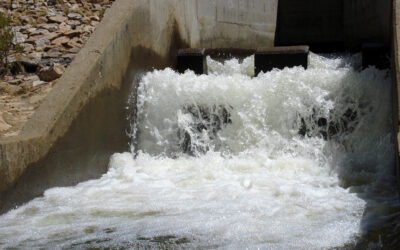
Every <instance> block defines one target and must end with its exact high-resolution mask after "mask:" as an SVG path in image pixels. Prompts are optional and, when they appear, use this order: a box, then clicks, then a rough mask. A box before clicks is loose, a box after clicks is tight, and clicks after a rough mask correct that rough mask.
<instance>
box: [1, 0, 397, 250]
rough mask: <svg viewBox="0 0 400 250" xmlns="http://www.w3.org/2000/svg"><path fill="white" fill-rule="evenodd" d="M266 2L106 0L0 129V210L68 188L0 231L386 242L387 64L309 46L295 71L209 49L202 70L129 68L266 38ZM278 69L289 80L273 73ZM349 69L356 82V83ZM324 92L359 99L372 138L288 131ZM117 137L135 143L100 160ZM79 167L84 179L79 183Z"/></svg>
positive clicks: (270, 17)
mask: <svg viewBox="0 0 400 250" xmlns="http://www.w3.org/2000/svg"><path fill="white" fill-rule="evenodd" d="M282 2H284V1H282ZM331 2H332V3H333V2H334V1H331ZM338 2H341V1H338ZM280 4H281V3H280ZM335 6H336V5H335ZM279 7H280V8H281V7H282V5H279ZM352 8H355V7H354V6H352ZM280 11H282V10H280ZM280 11H278V3H277V2H275V1H256V0H254V1H246V2H242V1H228V2H226V1H162V2H160V1H134V2H133V1H117V2H116V3H115V5H114V6H113V8H112V9H111V11H110V12H109V13H107V14H106V16H105V18H104V22H103V24H102V26H100V27H99V29H98V31H97V32H96V33H95V34H94V36H93V37H92V38H91V40H90V41H89V43H88V45H87V46H86V47H85V48H84V49H83V50H82V52H81V53H80V55H79V56H78V58H77V59H76V61H75V62H74V64H73V65H72V66H71V68H70V69H69V71H68V72H67V73H66V75H65V76H64V77H63V78H62V79H61V82H60V83H59V84H58V85H57V87H56V89H55V91H53V92H52V93H51V94H50V96H49V97H48V98H47V100H46V102H45V103H44V104H43V106H42V107H41V108H40V110H38V113H37V114H36V115H35V117H33V119H32V120H31V121H30V123H29V124H28V125H27V126H26V127H25V128H24V131H23V132H22V133H21V135H19V136H18V137H17V138H13V139H12V140H9V141H7V142H2V144H1V145H2V146H1V150H2V151H1V152H2V161H1V162H2V171H3V173H5V174H4V175H3V176H6V178H5V182H3V183H2V190H5V189H8V191H7V192H3V196H2V211H3V212H6V211H8V210H9V209H10V208H12V207H14V206H16V205H21V204H22V203H24V202H27V201H29V200H31V199H32V198H33V197H36V196H39V195H41V194H42V193H43V191H45V190H46V189H48V188H50V187H54V186H70V185H72V187H70V188H56V189H50V190H48V191H46V192H45V195H44V197H43V198H39V199H35V200H34V201H31V202H29V203H28V204H27V205H25V206H23V207H21V208H19V209H16V210H13V211H11V212H8V213H6V214H4V215H3V216H2V217H0V223H2V228H4V229H5V230H6V231H1V232H0V244H2V245H0V246H10V247H12V246H17V247H18V246H19V247H32V246H54V247H57V246H58V247H60V246H61V247H62V246H65V247H76V248H85V247H99V246H109V247H110V246H114V247H115V246H121V247H141V246H153V247H180V246H182V247H185V246H186V247H190V246H192V247H196V246H197V247H226V248H237V247H246V246H254V247H257V246H259V247H270V248H274V247H275V248H310V247H311V248H313V247H314V248H327V247H349V248H352V247H366V246H370V247H379V246H395V244H398V242H396V237H395V236H396V233H397V232H398V231H396V230H395V229H394V228H395V226H396V223H398V221H399V220H398V216H397V214H398V212H397V211H398V205H397V203H396V202H397V201H396V192H395V190H394V189H395V188H394V187H395V180H394V178H393V175H392V174H393V172H394V162H395V157H394V155H395V150H396V149H395V147H394V145H395V143H394V141H393V137H392V135H393V134H391V120H390V114H391V112H392V111H391V105H390V101H389V102H386V104H384V103H382V104H380V103H379V101H380V100H391V90H390V85H391V82H390V76H389V73H388V71H379V70H374V69H369V70H367V71H362V72H361V73H360V72H358V70H359V67H358V66H357V60H358V63H359V59H360V58H358V59H357V56H355V57H340V58H338V57H333V58H332V56H331V58H329V57H328V58H325V57H320V56H317V55H312V56H313V58H312V59H310V64H311V67H310V69H309V70H306V71H305V70H303V69H301V68H296V69H291V70H290V69H286V71H285V70H283V71H274V72H272V73H271V74H264V75H261V76H260V77H257V78H253V79H251V78H250V77H249V76H248V74H250V75H251V73H248V71H249V70H250V71H251V69H252V67H251V66H248V63H250V64H251V59H246V60H245V62H243V63H242V64H240V63H239V62H237V61H235V60H233V61H229V62H228V63H226V64H225V65H221V64H219V63H218V62H215V61H212V60H211V61H210V62H209V63H210V65H211V66H210V68H211V69H212V70H211V72H210V76H195V75H193V74H190V73H186V74H184V75H178V74H176V73H174V72H173V71H172V70H165V71H160V72H155V73H148V74H146V76H145V77H143V75H144V74H145V72H147V71H151V70H152V67H155V68H160V69H163V68H165V67H167V66H173V65H174V64H175V58H176V57H175V56H176V52H177V49H178V48H184V47H207V48H222V47H228V48H229V47H236V48H248V49H250V48H252V49H254V47H265V46H267V47H268V46H272V45H273V43H274V36H275V27H276V25H275V22H276V16H277V13H280ZM366 13H368V12H366ZM278 16H279V15H278ZM376 18H378V19H379V15H377V16H376ZM278 24H279V22H278ZM279 30H280V31H279V32H282V31H284V30H285V29H284V27H281V26H279ZM110 34H112V35H110ZM382 37H384V39H387V37H386V36H382ZM280 39H281V41H282V39H283V38H282V37H281V38H280ZM384 39H383V40H382V39H380V38H379V36H378V40H380V41H381V42H383V43H385V42H387V40H384ZM354 41H355V40H353V41H352V44H353V42H354ZM275 42H276V41H275ZM360 43H361V42H360ZM343 44H344V45H343ZM343 44H341V46H345V45H346V43H343ZM260 45H262V46H260ZM332 46H333V45H332ZM352 47H353V45H352ZM129 62H130V63H129ZM213 72H214V73H215V74H213ZM218 74H219V75H218ZM232 75H234V77H232ZM224 77H225V78H224ZM266 82H269V84H266V85H265V86H264V85H263V84H265V83H266ZM292 82H293V83H296V85H295V87H293V86H290V85H286V84H288V83H292ZM132 83H133V84H132ZM139 83H141V84H140V85H139ZM190 84H193V86H190V87H189V88H185V87H182V86H188V85H190ZM346 84H347V85H346ZM362 84H364V85H363V86H364V87H365V92H357V89H358V88H355V87H356V86H361V85H362ZM379 84H380V85H379ZM181 85H182V86H181ZM246 85H248V86H252V87H246ZM138 86H139V89H137V87H138ZM215 86H217V87H215ZM302 86H303V87H302ZM379 86H382V88H379ZM335 88H337V89H336V90H335ZM346 88H349V89H347V90H348V91H344V92H343V89H346ZM351 88H355V89H354V90H353V89H351ZM152 89H153V90H154V91H151V90H152ZM378 89H379V91H376V90H378ZM161 90H164V91H165V92H162V91H161ZM158 91H159V92H158ZM335 91H336V92H335ZM341 91H342V92H341ZM137 93H139V95H137ZM235 93H236V94H235ZM239 93H240V94H239ZM340 93H342V94H343V100H342V99H340V98H339V97H341V94H340ZM175 95H176V96H175ZM129 96H131V97H132V96H133V98H134V101H133V105H132V106H130V105H129V102H128V99H129ZM335 96H338V98H339V99H335V98H334V97H335ZM136 97H138V99H137V100H136V99H135V98H136ZM255 97H257V98H255ZM168 98H170V99H168ZM202 98H203V99H202ZM332 98H333V99H332ZM363 98H366V99H363ZM353 99H354V100H353ZM150 100H152V101H150ZM349 100H350V101H349ZM368 100H369V102H368ZM257 101H259V102H257ZM181 102H182V103H181ZM335 102H337V103H338V105H339V104H340V105H341V104H342V102H345V103H346V102H349V103H348V104H349V105H350V104H351V105H353V106H352V108H354V109H355V108H360V110H358V111H357V114H358V117H357V119H358V120H357V122H355V120H354V119H353V120H354V122H353V120H352V121H350V123H352V124H353V125H354V128H353V130H355V131H356V133H359V137H357V138H358V139H360V138H363V137H368V138H369V139H371V140H372V141H368V140H358V139H354V138H353V139H354V140H353V139H351V138H352V137H356V136H355V135H352V134H351V133H350V134H346V133H347V132H346V133H344V134H341V135H340V136H343V137H340V136H338V138H336V139H337V140H338V141H339V142H338V144H337V145H336V144H335V143H336V141H332V140H331V141H329V140H328V141H326V140H324V138H321V136H320V135H319V130H320V129H319V128H316V131H312V129H311V130H310V129H309V131H308V134H307V136H306V137H302V136H301V135H299V134H298V133H297V131H298V130H299V127H301V126H302V120H301V118H299V114H301V115H302V116H301V117H307V114H302V112H306V113H307V112H309V114H308V116H309V117H312V115H314V114H313V112H314V113H315V112H317V113H318V115H321V116H323V115H325V116H326V117H325V119H334V118H332V117H335V113H334V111H332V110H334V109H333V108H332V109H331V108H330V105H333V106H335V105H334V104H333V103H335ZM137 103H141V104H142V106H140V105H139V106H137V105H136V104H137ZM146 103H147V104H146ZM186 103H191V104H192V106H190V105H189V106H187V105H186ZM221 103H222V104H221ZM308 104H310V105H311V104H312V105H314V106H312V107H311V106H310V107H309V106H307V105H308ZM388 104H389V105H388ZM152 105H153V106H152ZM174 105H175V106H176V107H175V106H174ZM185 105H186V106H185ZM201 105H206V107H204V108H201V107H200V106H201ZM207 105H208V106H207ZM221 105H222V106H221ZM282 105H283V106H282ZM285 105H286V106H285ZM298 105H300V106H298ZM301 105H305V106H301ZM340 105H339V106H340ZM346 105H347V104H346ZM126 107H128V108H126ZM193 107H198V108H197V109H196V108H195V109H194V108H193ZM285 107H286V108H287V109H285ZM193 110H195V111H196V110H197V112H194V111H193ZM342 111H343V112H345V110H344V109H339V111H337V112H339V113H340V112H342ZM332 112H333V113H332ZM343 112H342V113H343ZM368 112H371V114H367V113H368ZM206 113H212V114H213V116H210V115H206ZM227 113H229V116H228V115H227ZM282 113H284V115H283V114H282ZM169 114H172V115H171V116H169ZM174 114H178V115H177V117H178V118H179V119H178V120H176V121H175V120H174V119H175V118H176V117H175V115H174ZM127 117H128V119H127ZM212 117H214V118H212ZM215 117H219V118H218V119H219V120H218V121H225V122H219V123H218V122H217V120H216V118H215ZM221 117H222V118H221ZM342 118H343V117H342V116H340V115H338V121H339V120H340V119H342ZM374 118H375V119H376V120H375V121H380V122H379V123H376V124H374V126H375V127H374V126H372V125H371V130H370V131H369V132H368V127H363V126H361V125H362V124H365V123H366V124H368V123H370V124H372V123H373V122H374V121H372V120H371V119H374ZM199 119H200V120H199ZM221 119H222V120H221ZM303 120H304V119H303ZM138 121H139V122H138ZM305 122H312V120H311V119H309V120H307V119H306V120H305ZM350 123H349V124H350ZM216 124H219V125H216ZM360 124H361V125H360ZM130 125H132V126H133V127H135V126H136V129H137V130H138V131H139V132H138V134H136V133H131V136H132V137H131V138H133V141H131V143H130V144H128V143H129V142H130V140H131V138H130V137H129V136H127V135H126V134H127V132H129V131H131V132H132V131H133V132H135V128H134V129H133V130H130V129H131V127H130ZM350 125H351V124H350ZM350 125H346V126H350ZM193 126H194V127H195V128H196V129H193ZM207 126H208V127H207ZM210 126H211V127H210ZM213 126H214V127H213ZM296 126H297V127H296ZM199 127H200V128H203V127H204V128H207V129H206V130H207V131H214V130H215V132H211V134H210V133H204V132H203V131H204V130H203V129H198V128H199ZM311 127H312V124H311ZM372 127H374V129H372ZM309 128H310V126H309ZM175 129H177V131H175ZM196 131H197V132H196ZM363 133H364V134H363ZM128 134H129V133H128ZM187 135H188V136H189V138H190V140H189V141H188V139H185V138H187ZM349 138H350V139H349ZM175 140H177V141H175ZM185 140H186V142H185ZM271 141H273V142H274V143H271ZM344 141H345V142H346V143H347V144H346V143H344ZM374 142H377V144H374ZM128 145H131V146H133V150H132V153H134V156H135V157H136V158H133V157H132V154H131V153H124V154H116V155H114V156H113V157H112V158H111V163H110V164H109V160H108V159H109V157H110V156H111V155H112V154H113V153H115V152H128V151H129V150H130V148H129V146H128ZM171 145H172V146H171ZM182 145H183V146H182ZM342 147H344V148H342ZM182 148H184V149H182ZM255 149H257V150H258V151H257V150H255ZM364 149H365V150H364ZM327 150H328V151H327ZM358 150H359V151H360V152H358ZM139 151H140V152H139ZM182 151H187V152H186V153H189V155H192V156H187V154H185V155H182V154H181V153H182ZM136 153H137V154H136ZM135 154H136V155H135ZM357 154H358V155H357ZM17 155H18V157H16V156H17ZM193 155H194V156H196V157H193ZM32 164H33V165H32ZM335 164H336V165H335ZM28 165H30V166H29V167H28V168H27V166H28ZM367 165H368V167H366V168H364V169H363V166H364V167H365V166H367ZM335 166H336V167H335ZM108 168H109V170H107V169H108ZM293 168H295V169H298V170H296V171H294V170H293ZM25 169H27V170H25ZM104 173H106V174H105V175H103V177H101V178H100V176H101V175H102V174H104ZM272 176H274V178H275V179H274V178H272V179H271V177H272ZM291 176H292V177H293V178H291ZM98 178H100V179H98ZM87 179H94V180H92V181H89V182H83V183H80V182H82V181H85V180H87ZM373 179H378V180H377V181H373ZM78 183H80V184H78ZM113 183H114V185H113ZM382 183H383V184H387V185H388V186H385V185H383V184H382ZM76 184H78V185H77V186H75V185H76ZM12 185H14V187H13V188H11V189H10V188H9V187H10V186H12ZM379 190H380V191H379ZM74 194H75V195H77V196H74ZM78 196H79V199H78V198H77V197H78ZM378 196H379V197H384V199H383V200H379V199H377V198H376V197H378ZM74 197H75V198H74ZM81 198H82V199H83V200H80V199H81ZM102 199H103V200H102ZM65 200H68V201H70V203H65ZM99 200H102V202H100V203H101V204H99V202H98V201H99ZM389 203H390V204H389ZM78 204H79V205H78ZM382 204H386V205H382ZM388 204H389V205H388ZM80 206H82V210H79V209H78V210H76V209H77V208H79V207H80ZM363 213H364V215H363ZM85 216H87V217H85ZM396 216H397V217H396ZM300 217H301V218H300ZM24 218H25V219H26V221H24ZM338 218H339V219H338ZM57 219H59V220H57ZM28 220H31V222H32V223H39V224H40V225H39V224H38V227H37V230H38V231H36V235H37V236H38V237H37V238H35V237H33V238H32V235H30V234H29V233H30V232H31V233H33V234H35V229H32V230H28V231H29V232H28V233H27V234H23V233H19V234H14V236H12V235H8V233H9V232H7V227H9V228H13V229H14V230H15V232H19V228H18V225H24V224H25V222H27V221H28ZM180 220H183V221H184V222H185V223H180ZM56 225H58V226H59V227H56ZM132 225H134V226H132ZM53 226H54V227H53ZM268 227H270V228H269V229H271V230H269V229H266V228H268ZM261 228H262V229H263V230H264V231H263V230H261ZM25 229H26V228H25V227H24V230H25ZM53 230H55V231H57V233H55V231H53ZM82 230H83V231H82ZM82 232H83V236H82ZM274 232H275V233H274ZM51 233H53V234H54V235H50V234H51ZM66 235H69V236H68V237H70V238H69V239H67V238H68V237H67V238H65V237H66ZM107 235H109V236H111V238H113V239H114V240H109V239H108V238H110V237H108V236H107ZM127 235H130V236H131V237H130V238H129V239H128V238H127ZM324 235H330V236H331V238H330V239H323V238H324ZM11 236H12V237H11ZM2 237H3V238H2ZM13 237H17V238H18V239H20V240H17V239H16V238H13ZM44 238H49V239H50V240H49V241H46V240H45V239H44ZM7 239H8V240H7ZM233 239H235V240H233ZM13 242H14V243H13ZM60 242H62V243H60ZM13 244H15V245H13ZM63 244H64V245H63Z"/></svg>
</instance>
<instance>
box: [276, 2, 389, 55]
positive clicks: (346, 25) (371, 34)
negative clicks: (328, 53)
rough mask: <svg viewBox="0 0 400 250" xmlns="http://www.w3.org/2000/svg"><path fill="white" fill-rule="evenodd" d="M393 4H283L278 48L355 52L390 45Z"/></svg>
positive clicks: (278, 29) (279, 14)
mask: <svg viewBox="0 0 400 250" xmlns="http://www.w3.org/2000/svg"><path fill="white" fill-rule="evenodd" d="M391 2H392V0H324V1H321V0H304V1H298V0H280V1H279V7H278V23H277V29H276V30H277V32H276V39H275V45H277V46H278V45H279V46H284V45H301V44H307V45H310V46H311V48H312V49H313V48H314V49H315V48H321V49H337V48H355V49H358V48H359V46H360V45H361V44H362V43H364V42H380V43H385V44H386V45H388V46H389V45H390V42H391V41H390V35H391V30H390V23H391V20H390V14H389V13H390V10H391Z"/></svg>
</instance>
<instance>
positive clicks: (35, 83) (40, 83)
mask: <svg viewBox="0 0 400 250" xmlns="http://www.w3.org/2000/svg"><path fill="white" fill-rule="evenodd" d="M44 83H46V82H45V81H40V80H38V81H33V82H32V87H36V86H39V85H42V84H44Z"/></svg>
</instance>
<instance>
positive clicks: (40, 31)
mask: <svg viewBox="0 0 400 250" xmlns="http://www.w3.org/2000/svg"><path fill="white" fill-rule="evenodd" d="M29 33H30V34H29V35H30V36H35V35H47V34H49V33H50V31H48V30H46V29H35V28H32V31H29Z"/></svg>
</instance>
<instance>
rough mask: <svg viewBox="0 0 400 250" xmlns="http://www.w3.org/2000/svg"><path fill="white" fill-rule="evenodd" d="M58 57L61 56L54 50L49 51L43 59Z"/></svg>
mask: <svg viewBox="0 0 400 250" xmlns="http://www.w3.org/2000/svg"><path fill="white" fill-rule="evenodd" d="M60 56H61V52H60V51H58V50H56V49H51V50H49V51H47V52H46V53H45V54H44V55H43V58H56V57H60Z"/></svg>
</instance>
